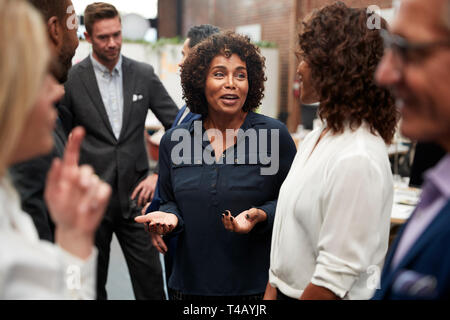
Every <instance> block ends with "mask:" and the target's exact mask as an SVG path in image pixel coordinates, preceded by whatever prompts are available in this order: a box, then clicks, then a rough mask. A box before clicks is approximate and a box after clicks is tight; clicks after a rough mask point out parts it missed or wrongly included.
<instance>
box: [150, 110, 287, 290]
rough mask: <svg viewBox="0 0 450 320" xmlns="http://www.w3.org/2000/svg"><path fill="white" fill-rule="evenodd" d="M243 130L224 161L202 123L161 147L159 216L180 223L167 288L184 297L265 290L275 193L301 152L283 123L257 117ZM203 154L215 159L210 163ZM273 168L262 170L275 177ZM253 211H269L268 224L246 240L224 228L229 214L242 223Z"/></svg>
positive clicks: (173, 134)
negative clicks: (170, 215) (241, 216)
mask: <svg viewBox="0 0 450 320" xmlns="http://www.w3.org/2000/svg"><path fill="white" fill-rule="evenodd" d="M180 129H181V131H180ZM241 129H242V130H243V132H244V133H245V135H244V136H243V137H241V138H239V136H238V139H237V143H236V144H235V145H234V146H233V147H230V148H228V149H227V150H225V151H224V153H223V155H222V160H223V161H215V158H214V151H213V150H212V148H211V146H210V142H209V141H208V139H204V140H205V141H203V139H202V136H203V134H204V133H205V130H204V128H203V125H202V122H201V120H197V121H194V120H193V121H189V122H187V123H185V124H182V125H180V126H178V127H176V128H173V129H171V130H169V131H168V132H166V133H165V135H164V136H163V138H162V140H161V144H160V150H159V162H160V172H159V174H160V193H161V200H162V201H161V207H160V210H161V211H164V212H170V213H173V214H175V215H177V217H178V226H177V228H176V229H175V230H174V231H173V232H172V234H177V235H178V239H177V249H176V252H175V257H174V266H173V271H172V274H171V276H170V279H169V282H168V286H169V287H170V288H172V289H175V290H179V291H181V292H183V293H184V294H191V295H204V296H237V295H251V294H257V293H262V292H264V290H265V287H266V284H267V280H268V270H269V263H270V246H271V235H272V226H273V221H274V217H275V208H276V204H277V198H278V193H279V190H280V187H281V184H282V183H283V181H284V179H285V178H286V175H287V173H288V171H289V169H290V166H291V163H292V161H293V159H294V156H295V154H296V147H295V144H294V142H293V140H292V138H291V136H290V134H289V132H288V130H287V128H286V126H285V125H284V124H282V123H281V122H280V121H278V120H275V119H272V118H269V117H266V116H263V115H260V114H256V113H254V112H249V113H248V114H247V116H246V118H245V121H244V123H243V125H242V126H241ZM250 129H251V130H250ZM272 129H273V130H272ZM177 130H178V131H177ZM253 132H254V133H256V134H255V135H254V134H253ZM255 137H256V139H255ZM264 138H265V139H264ZM265 141H266V142H267V144H266V145H267V148H264V145H265V143H264V142H265ZM181 143H183V144H181ZM272 144H273V145H272ZM181 146H183V148H181ZM199 151H200V152H199ZM203 154H209V155H212V159H214V161H213V163H211V162H210V161H209V160H205V159H207V157H206V158H205V157H204V156H203ZM180 157H181V160H183V161H180ZM268 159H270V161H268ZM276 162H277V163H279V167H278V170H275V171H276V173H275V174H269V175H267V174H262V171H261V170H262V169H263V172H264V170H266V172H265V173H267V172H268V171H274V169H275V168H276ZM252 207H255V208H259V209H262V210H264V211H265V212H266V213H267V220H266V221H264V222H261V223H258V224H257V225H256V226H255V227H254V228H253V230H252V231H250V232H249V233H248V234H237V233H233V232H230V231H227V230H226V229H225V227H224V226H223V224H222V220H221V217H222V213H223V212H224V211H225V210H230V211H231V213H232V215H233V216H237V215H238V214H239V213H241V212H242V211H245V210H248V209H250V208H252Z"/></svg>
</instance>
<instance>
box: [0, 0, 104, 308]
mask: <svg viewBox="0 0 450 320" xmlns="http://www.w3.org/2000/svg"><path fill="white" fill-rule="evenodd" d="M49 59H50V56H49V52H48V48H47V33H46V32H45V28H44V23H43V20H42V18H41V16H40V15H39V14H38V13H37V12H36V11H35V10H34V9H33V8H31V6H30V5H29V4H28V3H27V2H26V1H23V0H0V83H1V86H0V148H1V152H0V205H1V207H0V299H67V298H76V299H92V298H95V281H96V259H97V253H96V250H95V247H94V245H93V243H94V234H95V230H96V228H97V226H98V224H99V222H100V220H101V218H102V216H103V213H104V211H105V208H106V205H107V203H108V200H109V196H110V193H111V189H110V187H109V186H108V185H107V184H105V183H104V182H102V181H100V180H99V178H98V177H97V176H96V175H95V174H94V173H93V170H92V169H91V168H90V167H88V166H82V167H79V166H78V164H77V162H78V157H79V148H80V144H81V140H82V139H83V135H84V130H83V129H82V128H76V129H75V130H74V131H73V133H72V137H71V139H69V142H68V143H67V147H66V152H65V155H64V159H62V160H59V159H58V160H55V161H54V162H53V164H52V167H51V169H50V172H49V176H48V179H47V187H46V191H45V198H46V200H47V203H48V207H49V210H50V212H51V215H52V220H53V221H54V222H55V226H56V229H55V239H56V245H53V244H51V243H49V242H46V241H40V240H39V238H38V234H37V231H36V228H35V226H34V224H33V222H32V220H31V218H30V217H29V216H28V215H27V214H26V213H24V212H22V210H21V208H20V201H19V197H18V194H17V192H16V191H15V190H14V188H13V186H12V184H11V182H10V179H9V177H8V174H7V169H8V167H9V166H11V165H12V164H15V163H18V162H22V161H25V160H28V159H30V158H33V157H35V156H38V155H44V154H47V153H49V152H50V151H51V148H52V146H53V137H52V130H53V127H54V123H55V120H56V110H55V108H54V107H53V104H54V103H55V102H56V101H58V100H59V99H60V98H61V96H62V94H63V92H64V90H63V88H62V86H60V85H59V84H57V83H56V81H55V79H54V78H53V77H52V76H51V75H50V74H49Z"/></svg>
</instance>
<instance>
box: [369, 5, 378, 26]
mask: <svg viewBox="0 0 450 320" xmlns="http://www.w3.org/2000/svg"><path fill="white" fill-rule="evenodd" d="M366 12H367V14H368V15H369V18H367V23H366V25H367V28H368V29H370V30H374V29H377V30H380V29H381V9H380V7H379V6H376V5H371V6H368V7H367V11H366Z"/></svg>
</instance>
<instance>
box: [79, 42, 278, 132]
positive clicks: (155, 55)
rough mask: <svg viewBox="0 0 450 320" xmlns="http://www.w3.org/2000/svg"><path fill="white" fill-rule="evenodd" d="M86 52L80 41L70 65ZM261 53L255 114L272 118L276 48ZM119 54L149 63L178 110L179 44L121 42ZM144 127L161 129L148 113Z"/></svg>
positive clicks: (275, 106) (275, 109)
mask: <svg viewBox="0 0 450 320" xmlns="http://www.w3.org/2000/svg"><path fill="white" fill-rule="evenodd" d="M90 50H91V48H90V44H89V43H87V42H86V41H80V45H79V47H78V49H77V51H76V53H75V56H74V58H73V64H76V63H78V62H80V61H81V60H83V59H84V58H86V57H87V56H88V55H89V52H90ZM261 52H262V54H263V56H264V57H265V58H266V77H267V82H266V84H265V88H266V89H265V97H264V100H263V101H262V106H261V108H260V109H259V112H260V113H262V114H265V115H267V116H270V117H273V118H276V117H277V115H278V103H279V69H278V66H279V61H278V60H279V53H278V49H273V48H263V49H261ZM122 53H123V55H124V56H126V57H129V58H132V59H135V60H138V61H142V62H146V63H149V64H151V65H152V66H153V67H154V69H155V72H156V74H157V75H158V76H159V77H160V79H161V82H162V83H163V84H164V86H165V88H166V90H167V92H168V93H169V94H170V96H171V97H172V99H173V101H175V103H176V104H177V106H178V107H179V108H181V107H182V106H183V105H184V102H183V99H182V90H181V82H180V74H179V67H178V62H179V61H180V60H181V45H165V46H164V47H161V48H158V49H156V50H153V49H152V48H151V47H150V46H149V45H144V44H135V43H124V44H123V45H122ZM147 126H150V127H158V126H161V124H160V123H159V121H158V120H157V119H156V117H155V116H154V115H153V113H152V112H149V114H148V116H147Z"/></svg>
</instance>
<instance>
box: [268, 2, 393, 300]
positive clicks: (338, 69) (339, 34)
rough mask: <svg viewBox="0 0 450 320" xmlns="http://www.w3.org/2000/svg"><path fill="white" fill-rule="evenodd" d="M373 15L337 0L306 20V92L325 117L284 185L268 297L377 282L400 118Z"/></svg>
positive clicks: (324, 295) (361, 289) (363, 295)
mask: <svg viewBox="0 0 450 320" xmlns="http://www.w3.org/2000/svg"><path fill="white" fill-rule="evenodd" d="M368 18H369V16H368V15H367V14H366V10H365V9H352V8H348V7H346V5H345V4H343V3H342V2H339V3H335V4H333V5H329V6H326V7H324V8H323V9H321V10H319V11H317V12H315V13H314V14H313V15H312V16H311V18H310V19H308V20H307V22H305V23H304V29H303V32H302V33H301V34H300V37H299V45H300V52H299V55H300V59H301V61H300V64H299V67H298V70H297V72H298V74H299V76H300V78H301V93H302V96H301V98H302V101H303V102H304V103H312V102H315V101H320V107H319V111H318V113H319V117H320V118H321V119H322V121H323V123H324V124H323V126H322V127H320V128H318V129H316V130H314V131H313V132H311V133H310V134H309V135H308V136H307V137H306V138H305V139H304V140H303V141H302V142H301V143H300V145H299V150H298V153H297V155H296V158H295V159H294V162H293V164H292V167H291V170H290V172H289V174H288V176H287V178H286V180H285V181H284V183H283V185H282V187H281V190H280V195H279V198H278V205H277V210H276V215H275V222H274V228H273V235H272V249H271V260H270V271H269V283H268V285H267V289H266V293H265V299H277V298H278V299H290V298H292V299H368V298H370V297H371V296H372V295H373V292H374V289H375V288H376V286H377V280H378V277H379V274H380V271H381V269H380V268H381V266H382V263H383V260H384V257H385V254H386V251H387V248H388V237H389V224H390V213H391V208H392V194H393V181H392V174H391V169H390V163H389V160H388V153H387V148H386V144H387V143H390V142H391V140H392V138H393V136H394V132H395V127H396V123H397V118H398V116H397V111H396V109H395V106H394V102H393V100H392V98H391V96H390V94H389V92H388V91H386V90H384V89H380V88H378V87H377V86H376V85H375V83H374V72H375V69H376V66H377V63H378V62H379V61H380V59H381V57H382V55H383V42H382V38H381V37H380V34H379V30H378V29H369V28H368V27H367V21H368ZM377 18H378V17H377ZM380 19H381V18H380ZM381 27H382V28H386V22H385V21H384V20H382V19H381Z"/></svg>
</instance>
